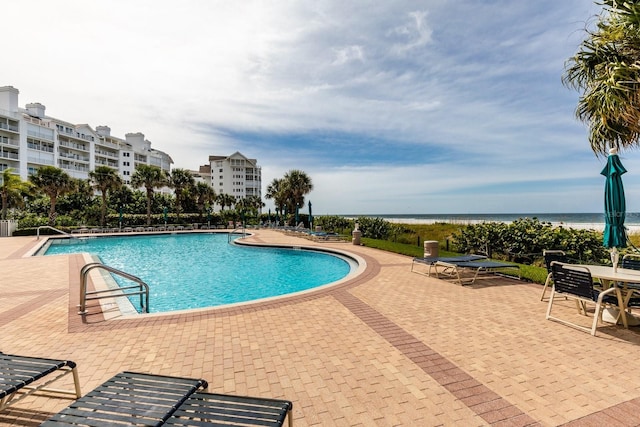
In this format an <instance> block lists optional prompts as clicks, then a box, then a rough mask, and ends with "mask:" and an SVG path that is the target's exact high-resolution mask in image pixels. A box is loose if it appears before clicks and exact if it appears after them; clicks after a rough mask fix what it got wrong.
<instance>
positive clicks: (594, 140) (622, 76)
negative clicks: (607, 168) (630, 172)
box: [562, 0, 640, 155]
mask: <svg viewBox="0 0 640 427" xmlns="http://www.w3.org/2000/svg"><path fill="white" fill-rule="evenodd" d="M601 4H602V5H603V6H604V11H603V13H602V14H601V15H600V16H599V17H598V21H597V23H596V26H595V29H593V30H587V36H588V37H587V38H586V39H585V40H584V41H583V42H582V44H581V45H580V48H579V50H578V52H577V53H576V54H575V55H574V56H573V57H572V58H570V59H569V60H568V61H567V64H566V67H565V73H564V75H563V77H562V82H563V84H564V85H565V86H567V87H570V88H573V89H576V90H578V91H581V92H582V95H581V97H580V99H579V101H578V105H577V108H576V116H577V117H578V119H580V120H581V121H583V122H585V123H587V124H588V126H589V143H590V145H591V149H592V150H593V151H594V152H595V153H596V154H603V155H606V154H607V152H608V149H610V148H614V147H615V148H632V147H634V146H638V145H640V31H639V30H638V29H639V28H640V1H638V0H635V1H625V2H622V1H619V0H602V2H601Z"/></svg>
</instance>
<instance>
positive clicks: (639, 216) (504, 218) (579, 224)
mask: <svg viewBox="0 0 640 427" xmlns="http://www.w3.org/2000/svg"><path fill="white" fill-rule="evenodd" d="M343 216H345V217H348V218H358V217H361V216H366V217H371V218H382V219H385V220H387V221H389V222H394V223H404V224H433V223H437V222H445V223H453V224H478V223H482V222H506V223H509V222H512V221H515V220H517V219H519V218H537V219H539V220H540V221H544V222H550V223H552V224H553V225H562V226H566V227H572V228H582V229H594V230H604V213H602V212H599V213H499V214H365V215H343ZM625 226H626V227H627V228H629V229H630V230H639V229H640V212H627V214H626V218H625Z"/></svg>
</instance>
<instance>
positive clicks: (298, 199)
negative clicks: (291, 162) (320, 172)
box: [283, 169, 313, 212]
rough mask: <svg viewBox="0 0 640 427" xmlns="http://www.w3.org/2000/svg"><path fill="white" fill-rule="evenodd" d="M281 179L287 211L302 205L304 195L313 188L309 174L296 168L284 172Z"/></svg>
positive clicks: (292, 210)
mask: <svg viewBox="0 0 640 427" xmlns="http://www.w3.org/2000/svg"><path fill="white" fill-rule="evenodd" d="M283 181H284V192H285V193H286V197H287V199H286V200H287V201H286V203H287V207H288V208H289V212H294V211H295V210H296V208H300V207H302V206H304V196H306V195H307V194H309V193H310V192H311V190H313V183H312V182H311V178H310V177H309V175H307V174H306V173H305V172H303V171H301V170H297V169H293V170H290V171H289V172H287V173H286V174H284V178H283Z"/></svg>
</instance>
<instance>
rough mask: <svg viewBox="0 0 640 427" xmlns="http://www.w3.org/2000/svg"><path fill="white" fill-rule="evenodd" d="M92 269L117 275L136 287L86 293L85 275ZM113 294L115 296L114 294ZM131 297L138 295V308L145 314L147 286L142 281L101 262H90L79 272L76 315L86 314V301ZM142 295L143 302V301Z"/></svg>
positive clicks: (146, 309)
mask: <svg viewBox="0 0 640 427" xmlns="http://www.w3.org/2000/svg"><path fill="white" fill-rule="evenodd" d="M94 268H101V269H103V270H106V271H109V272H111V273H114V274H117V275H119V276H122V277H124V278H125V279H129V280H131V281H133V282H136V283H137V285H131V286H124V287H118V288H113V289H103V290H99V291H90V292H87V275H88V274H89V271H91V270H93V269H94ZM136 288H137V289H138V291H131V292H125V291H126V290H129V289H136ZM114 292H115V294H114ZM131 295H140V308H142V309H143V310H144V312H145V313H148V312H149V285H147V284H146V283H145V282H143V281H142V279H140V278H139V277H136V276H133V275H131V274H129V273H125V272H124V271H120V270H118V269H115V268H113V267H109V266H108V265H105V264H102V263H101V262H92V263H89V264H85V265H84V267H82V269H81V270H80V305H79V306H78V307H79V311H78V314H87V301H88V300H95V299H101V298H115V297H123V296H131ZM143 295H144V298H145V299H144V301H143Z"/></svg>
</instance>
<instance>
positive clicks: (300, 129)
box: [0, 0, 640, 214]
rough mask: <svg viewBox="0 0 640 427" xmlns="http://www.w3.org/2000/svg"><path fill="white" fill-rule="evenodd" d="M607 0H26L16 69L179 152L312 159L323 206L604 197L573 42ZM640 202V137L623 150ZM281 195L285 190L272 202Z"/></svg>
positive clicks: (291, 165)
mask: <svg viewBox="0 0 640 427" xmlns="http://www.w3.org/2000/svg"><path fill="white" fill-rule="evenodd" d="M600 11H601V7H600V6H598V5H597V4H595V2H591V1H588V0H563V1H557V0H541V1H536V2H525V1H508V0H504V1H498V0H483V1H480V0H475V1H473V0H423V1H404V0H394V1H393V2H379V1H351V2H344V1H327V0H315V1H313V2H303V1H298V2H291V1H280V0H271V1H268V2H264V1H259V0H255V1H251V0H249V1H242V2H229V1H216V0H200V1H194V0H185V1H181V2H169V1H164V0H155V1H124V0H110V1H106V0H98V1H91V2H86V1H70V0H58V1H56V2H49V1H43V0H35V1H30V2H10V3H9V4H7V5H5V6H4V10H3V18H4V19H3V20H2V21H3V32H4V34H5V35H6V36H7V37H9V35H11V37H10V38H11V39H12V40H14V41H15V42H12V43H7V44H5V47H4V51H3V55H4V57H5V58H7V59H9V58H10V59H11V62H10V63H9V64H10V65H9V66H6V64H7V63H5V66H3V67H2V68H0V84H2V85H11V86H14V87H16V88H18V89H19V90H20V105H21V106H24V105H25V104H26V103H29V102H41V103H42V104H44V105H45V106H46V107H47V114H48V115H51V116H53V117H57V118H61V119H64V120H68V121H71V122H74V123H88V124H90V125H91V126H93V127H95V126H98V125H108V126H110V127H111V129H112V134H113V135H116V136H121V137H124V134H125V133H128V132H142V133H144V134H145V136H146V138H147V139H149V140H150V141H151V142H152V146H153V147H154V148H156V149H159V150H163V151H165V152H167V153H169V154H170V155H171V156H172V158H173V159H174V161H175V164H174V167H179V168H186V169H197V168H198V166H199V165H202V164H205V163H207V159H208V156H209V155H224V154H232V153H233V152H235V151H240V152H242V153H243V154H245V155H246V156H248V157H252V158H257V159H258V161H259V163H260V165H261V166H262V170H263V181H264V187H266V185H267V184H268V183H269V182H270V181H271V180H272V179H273V178H279V177H282V176H283V175H284V174H285V173H286V172H287V171H288V170H291V169H302V170H304V171H305V172H306V173H307V174H309V176H310V177H311V178H312V180H313V183H314V186H315V188H314V191H313V192H312V193H311V194H310V195H309V196H308V198H309V199H311V201H312V202H313V206H314V214H315V213H317V214H366V213H368V214H385V213H387V214H392V213H406V214H410V213H416V214H417V213H430V214H437V213H507V212H508V213H541V212H599V211H601V210H602V199H603V195H602V194H603V187H604V178H603V177H602V176H601V175H600V171H601V169H602V168H603V166H604V163H605V161H606V159H604V158H602V157H600V158H598V157H596V156H595V155H594V154H593V153H592V152H591V150H590V148H589V144H588V142H587V129H586V126H585V125H584V124H582V123H580V122H578V121H577V120H576V119H575V114H574V111H575V106H576V102H577V100H578V96H579V94H578V93H577V92H575V91H572V90H569V89H567V88H565V87H564V86H563V85H562V83H561V76H562V73H563V70H564V64H565V61H566V60H567V59H568V58H569V57H570V56H572V55H573V54H574V53H575V52H576V51H577V49H578V46H579V44H580V42H581V41H582V39H583V38H584V37H585V32H584V29H585V28H586V26H588V25H590V24H591V25H592V24H593V22H594V17H595V15H597V14H598V13H600ZM621 157H622V161H623V163H624V165H625V166H626V168H627V170H628V171H629V172H628V173H627V174H626V175H625V176H624V179H625V188H626V192H627V207H628V210H630V211H640V206H639V203H638V202H637V200H639V199H640V198H639V196H640V179H639V178H638V176H640V153H638V152H637V151H627V152H622V153H621ZM267 206H268V207H270V203H269V201H267Z"/></svg>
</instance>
